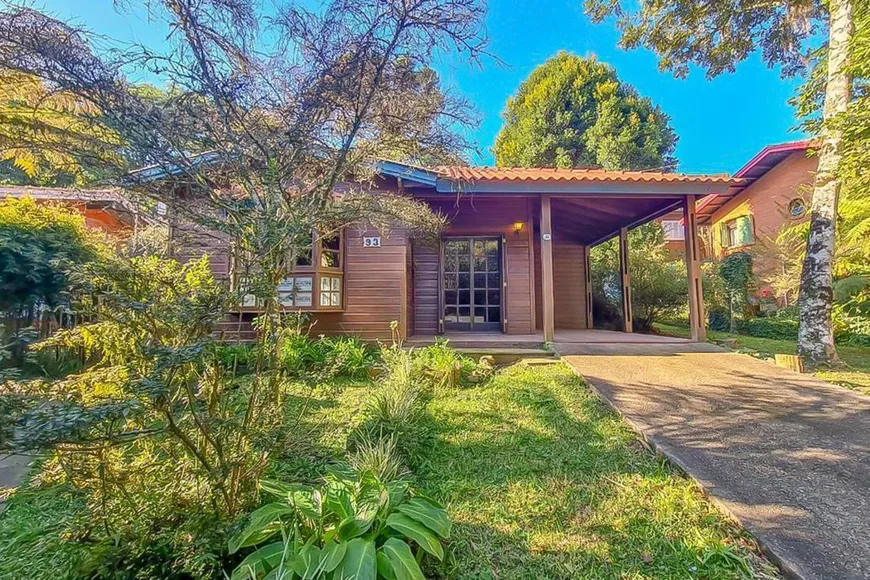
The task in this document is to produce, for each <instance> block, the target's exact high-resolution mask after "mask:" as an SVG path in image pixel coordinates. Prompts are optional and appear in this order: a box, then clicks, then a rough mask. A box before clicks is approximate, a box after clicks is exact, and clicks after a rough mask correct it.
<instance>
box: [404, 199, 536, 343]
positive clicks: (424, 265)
mask: <svg viewBox="0 0 870 580" xmlns="http://www.w3.org/2000/svg"><path fill="white" fill-rule="evenodd" d="M426 201H427V202H428V203H429V204H430V205H431V206H432V208H433V209H435V210H436V211H440V212H441V213H443V214H444V215H446V216H447V217H448V220H449V221H450V226H449V229H448V230H447V232H446V234H445V235H447V236H480V237H498V238H500V237H502V236H503V237H504V238H505V242H506V247H505V252H506V258H507V259H506V261H507V281H508V289H507V293H506V296H505V297H504V301H505V307H506V313H507V320H508V324H507V333H508V334H531V333H533V332H534V329H533V324H532V308H533V299H532V284H531V281H530V280H529V274H530V267H529V266H530V263H529V235H528V230H527V229H526V230H524V231H523V232H522V233H520V234H519V235H517V234H516V233H514V223H515V222H523V224H525V228H529V227H530V224H529V222H530V218H529V204H528V201H527V200H526V198H522V197H502V198H497V199H496V198H492V197H489V198H483V197H475V196H463V197H456V196H452V195H451V196H448V197H447V198H445V199H431V198H430V199H427V200H426ZM439 259H440V258H439V251H438V250H437V249H432V248H424V247H422V245H421V244H415V245H414V289H415V294H414V328H415V332H416V333H418V334H432V333H435V332H437V327H438V318H439V312H438V298H439V296H438V292H439V288H438V261H439Z"/></svg>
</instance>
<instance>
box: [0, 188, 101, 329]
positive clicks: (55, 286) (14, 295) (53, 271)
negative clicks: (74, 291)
mask: <svg viewBox="0 0 870 580" xmlns="http://www.w3.org/2000/svg"><path fill="white" fill-rule="evenodd" d="M105 252H106V250H105V249H104V248H102V247H101V246H100V244H99V242H98V239H97V238H96V237H95V236H94V234H93V233H91V232H89V231H88V229H87V226H86V225H85V220H84V218H83V217H82V216H81V214H80V213H78V212H77V211H75V210H73V209H69V208H65V207H63V206H60V205H54V204H38V203H36V202H35V201H34V200H33V199H31V198H24V199H15V198H11V197H9V198H6V199H4V200H2V201H0V310H2V311H5V312H7V313H8V315H9V314H11V315H13V316H17V315H20V314H21V313H23V312H25V311H27V310H28V309H32V308H33V306H35V305H36V304H38V303H40V304H45V305H47V306H49V307H54V306H57V305H59V304H61V303H62V301H63V295H64V293H65V292H66V291H67V287H68V275H69V270H70V268H72V267H74V266H75V265H77V264H83V263H85V262H88V261H90V260H93V259H95V258H97V257H98V256H99V255H101V254H102V253H105Z"/></svg>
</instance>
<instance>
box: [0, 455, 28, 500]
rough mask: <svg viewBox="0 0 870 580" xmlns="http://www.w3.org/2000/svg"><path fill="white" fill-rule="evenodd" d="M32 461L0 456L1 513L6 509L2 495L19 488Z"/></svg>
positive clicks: (14, 456) (11, 456) (26, 458)
mask: <svg viewBox="0 0 870 580" xmlns="http://www.w3.org/2000/svg"><path fill="white" fill-rule="evenodd" d="M30 461H31V459H30V458H29V457H24V456H22V455H10V456H5V455H0V512H2V511H3V508H4V507H5V506H4V504H5V502H4V501H3V498H4V497H5V494H4V493H2V492H3V491H4V490H5V489H7V488H12V487H17V486H18V484H19V483H21V481H22V480H23V479H24V476H25V475H26V474H27V466H28V464H29V463H30Z"/></svg>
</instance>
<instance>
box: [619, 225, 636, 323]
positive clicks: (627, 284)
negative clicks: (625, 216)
mask: <svg viewBox="0 0 870 580" xmlns="http://www.w3.org/2000/svg"><path fill="white" fill-rule="evenodd" d="M619 273H620V281H621V282H622V330H623V331H624V332H632V331H633V330H634V325H633V319H632V315H631V274H629V271H628V228H619Z"/></svg>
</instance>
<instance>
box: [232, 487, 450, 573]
mask: <svg viewBox="0 0 870 580" xmlns="http://www.w3.org/2000/svg"><path fill="white" fill-rule="evenodd" d="M324 480H325V484H324V485H323V486H322V487H321V488H319V489H316V488H313V487H309V486H305V485H298V484H287V483H281V482H276V481H262V482H260V487H261V489H262V490H263V491H264V492H266V493H267V494H269V495H271V496H274V497H275V498H277V499H276V501H274V502H271V503H268V504H266V505H264V506H263V507H261V508H260V509H258V510H256V511H255V512H253V513H252V514H251V516H250V518H249V523H248V525H247V526H246V527H245V528H244V529H243V530H242V531H241V532H240V533H238V534H237V535H236V536H234V537H233V538H232V540H231V541H230V545H229V549H230V552H231V553H236V552H238V551H239V550H243V549H245V548H250V547H254V546H257V549H256V550H255V551H254V552H252V553H251V554H249V555H248V556H247V557H246V558H245V559H244V560H243V561H242V562H241V563H240V564H239V565H238V567H236V569H235V570H234V571H233V574H232V580H260V579H268V580H294V579H303V580H313V579H324V578H330V579H332V578H334V579H338V580H351V579H352V580H376V579H384V580H406V579H407V580H419V579H422V578H424V576H423V572H422V571H421V569H420V562H421V560H422V558H423V557H424V555H425V554H426V553H428V554H430V555H432V556H434V557H435V558H438V559H439V560H442V559H443V558H444V548H443V547H442V545H441V540H442V539H446V538H448V537H449V535H450V528H451V522H450V518H449V517H448V516H447V512H446V511H445V510H444V508H443V507H441V506H440V505H438V504H437V503H435V502H434V501H432V500H431V499H428V498H425V497H422V496H419V495H416V496H415V495H413V494H412V491H411V490H410V488H409V486H408V484H407V483H405V482H403V481H391V482H387V483H385V482H382V481H380V480H379V479H378V478H377V477H376V476H375V475H374V474H373V473H372V472H369V471H366V472H363V473H361V474H356V473H354V472H352V471H343V470H335V471H332V472H330V473H329V474H327V476H326V477H325V478H324Z"/></svg>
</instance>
